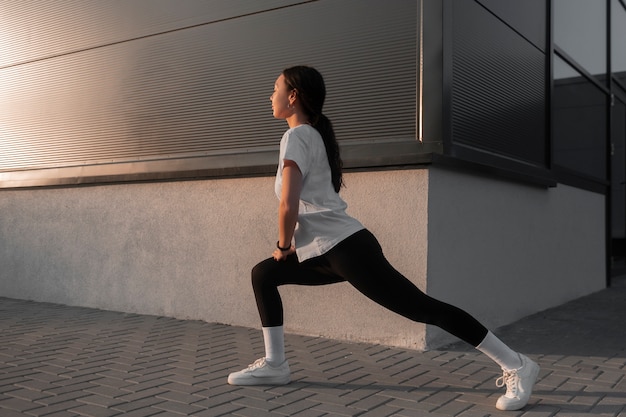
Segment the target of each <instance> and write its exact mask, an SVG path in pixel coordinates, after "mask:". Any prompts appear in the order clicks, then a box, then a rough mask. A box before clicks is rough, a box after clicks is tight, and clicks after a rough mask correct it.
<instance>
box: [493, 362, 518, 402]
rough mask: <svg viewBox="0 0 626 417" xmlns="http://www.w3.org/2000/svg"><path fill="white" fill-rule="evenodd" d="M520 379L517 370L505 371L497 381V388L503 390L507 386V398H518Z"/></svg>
mask: <svg viewBox="0 0 626 417" xmlns="http://www.w3.org/2000/svg"><path fill="white" fill-rule="evenodd" d="M518 380H519V377H518V376H517V369H513V370H510V371H509V370H503V372H502V376H501V377H500V378H498V379H496V386H497V387H498V388H501V387H503V386H505V385H506V394H505V395H506V396H507V397H517V381H518Z"/></svg>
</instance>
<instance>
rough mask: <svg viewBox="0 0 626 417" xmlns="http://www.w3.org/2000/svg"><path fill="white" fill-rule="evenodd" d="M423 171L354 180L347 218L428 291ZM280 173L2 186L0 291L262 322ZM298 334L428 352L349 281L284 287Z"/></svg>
mask: <svg viewBox="0 0 626 417" xmlns="http://www.w3.org/2000/svg"><path fill="white" fill-rule="evenodd" d="M427 178H428V174H427V171H426V170H411V171H386V172H369V173H354V174H348V175H347V177H346V184H347V188H346V189H345V191H344V192H343V195H344V197H345V198H346V200H347V201H348V203H349V204H351V206H350V207H349V212H350V213H352V214H353V215H355V216H356V217H358V218H359V219H360V220H362V222H363V223H364V224H365V225H366V226H367V227H369V228H370V229H371V230H372V231H373V232H374V233H375V234H376V235H377V236H378V237H379V239H380V241H381V243H382V245H383V247H384V248H385V250H386V253H387V256H388V258H389V259H390V260H391V261H392V262H393V263H394V265H395V266H396V267H397V268H398V269H399V270H401V271H402V272H404V273H405V274H406V275H407V276H409V277H411V279H413V280H414V282H415V283H416V284H418V285H420V287H422V288H424V287H425V271H426V255H425V254H426V250H427V248H426V244H427V241H426V236H427V233H426V226H427V213H426V207H427V204H426V202H427V197H426V196H427V186H428V183H427ZM276 208H277V199H276V197H275V196H274V194H273V178H270V177H262V178H247V179H224V180H207V181H186V182H163V183H134V184H123V185H109V186H96V187H77V188H56V189H55V188H47V189H28V190H26V189H24V190H2V191H0V212H2V213H3V214H2V216H0V265H2V268H0V296H4V297H11V298H19V299H31V300H37V301H49V302H54V303H61V304H68V305H80V306H88V307H95V308H102V309H111V310H117V311H125V312H136V313H145V314H155V315H166V316H173V317H178V318H184V319H187V318H189V319H202V320H206V321H209V322H221V323H227V324H234V325H243V326H252V327H258V326H259V325H260V323H259V320H258V313H257V311H256V306H255V303H254V297H253V293H252V289H251V286H250V269H251V268H252V266H254V265H255V263H256V262H258V261H260V260H262V259H264V258H266V257H268V256H270V254H271V252H272V251H273V249H274V247H275V244H276V236H277V230H276V215H277V214H276V213H277V212H276ZM281 292H282V293H283V295H284V305H285V312H286V316H285V317H286V319H285V322H286V327H287V330H288V331H290V332H297V333H301V334H311V335H313V334H315V335H323V336H329V337H335V338H341V339H349V340H367V341H379V342H382V343H385V344H390V345H401V346H413V347H416V348H422V347H423V341H422V339H423V333H424V332H423V326H422V325H418V324H416V325H410V326H407V321H406V320H405V319H403V318H401V317H396V316H395V315H394V314H392V313H389V312H386V311H384V310H383V309H382V308H381V307H378V306H377V305H375V304H374V303H373V302H371V301H368V300H367V299H366V298H364V297H363V296H361V295H360V294H359V293H357V292H356V291H355V290H354V289H353V288H352V287H350V286H349V285H347V284H337V285H333V286H328V287H317V288H284V289H283V290H282V291H281Z"/></svg>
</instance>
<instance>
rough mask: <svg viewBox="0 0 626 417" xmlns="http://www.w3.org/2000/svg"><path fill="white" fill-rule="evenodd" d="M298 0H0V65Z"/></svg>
mask: <svg viewBox="0 0 626 417" xmlns="http://www.w3.org/2000/svg"><path fill="white" fill-rule="evenodd" d="M297 3H301V1H298V0H263V1H262V2H261V1H249V0H184V1H176V0H106V1H102V0H19V1H15V0H0V51H2V54H0V68H2V67H5V66H9V65H16V64H19V63H21V62H28V61H33V60H37V59H45V58H49V57H51V56H55V55H61V54H66V53H71V52H75V51H80V50H84V49H90V48H95V47H98V46H102V45H107V44H111V43H116V42H123V41H127V40H129V39H134V38H140V37H144V36H149V35H151V34H156V33H163V32H167V31H171V30H177V29H182V28H185V27H190V26H193V25H197V24H205V23H208V22H217V21H220V20H225V19H229V18H235V17H238V16H242V15H247V14H252V13H259V12H263V11H266V10H271V9H273V8H278V7H284V6H288V5H292V4H297Z"/></svg>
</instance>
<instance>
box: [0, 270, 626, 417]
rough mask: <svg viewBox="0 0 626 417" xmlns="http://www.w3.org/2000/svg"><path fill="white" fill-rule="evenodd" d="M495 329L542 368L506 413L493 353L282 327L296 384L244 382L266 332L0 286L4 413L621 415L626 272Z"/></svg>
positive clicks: (133, 416)
mask: <svg viewBox="0 0 626 417" xmlns="http://www.w3.org/2000/svg"><path fill="white" fill-rule="evenodd" d="M496 334H498V335H499V336H500V337H501V338H503V339H504V340H506V341H507V342H508V343H509V344H510V345H511V346H513V347H514V348H516V349H518V350H521V351H523V352H526V353H528V354H529V356H530V357H532V358H534V359H535V360H537V361H538V362H539V363H540V365H541V366H542V371H541V373H540V380H539V382H538V384H537V386H536V392H535V395H534V397H533V398H532V400H531V403H530V404H529V406H527V407H526V409H525V410H523V411H519V412H498V411H497V410H496V409H495V407H494V404H495V401H496V398H497V397H498V396H499V395H500V393H501V391H500V390H499V389H497V388H496V387H495V385H494V382H495V379H496V378H497V377H498V376H499V374H498V371H497V369H496V368H495V367H494V366H493V365H492V364H491V362H490V361H489V360H488V359H486V358H485V357H483V356H481V355H480V354H477V353H475V352H474V351H473V350H469V349H467V348H465V347H464V346H461V345H453V346H449V347H447V348H446V349H445V350H441V351H432V352H426V353H419V352H415V351H410V350H404V349H395V348H388V347H385V346H378V345H368V344H351V343H342V342H337V341H334V340H327V339H321V338H312V337H301V336H295V335H287V337H286V342H287V345H288V353H287V354H288V357H289V359H290V363H291V367H292V371H293V378H294V380H295V382H293V383H292V384H290V385H288V386H284V387H253V388H239V387H232V386H229V385H227V384H226V383H225V382H226V376H227V375H228V373H229V372H231V371H233V370H239V369H240V368H241V367H243V366H244V365H246V364H248V363H251V362H252V361H254V360H255V359H256V358H257V357H260V356H262V349H263V348H262V345H263V344H262V340H261V335H260V332H259V331H258V330H255V329H248V328H241V327H231V326H224V325H218V324H211V323H204V322H200V321H184V320H175V319H170V318H164V317H154V316H143V315H136V314H123V313H116V312H109V311H101V310H93V309H87V308H75V307H66V306H59V305H53V304H46V303H34V302H28V301H20V300H13V299H6V298H4V299H3V298H0V417H12V416H49V417H51V416H63V417H65V416H93V417H100V416H118V415H120V416H128V417H140V416H141V417H145V416H212V417H217V416H250V417H263V416H299V417H316V416H398V417H402V416H407V417H408V416H463V417H473V416H498V415H507V416H538V417H539V416H541V417H543V416H554V415H558V416H576V417H579V416H587V415H594V416H620V417H626V405H625V404H626V378H625V372H626V280H624V279H620V280H617V281H616V282H615V283H614V286H613V287H611V288H609V289H607V290H604V291H601V292H600V293H597V294H594V295H591V296H588V297H585V298H582V299H580V300H576V301H574V302H571V303H568V304H566V305H564V306H561V307H559V308H556V309H552V310H549V311H546V312H543V313H540V314H537V315H534V316H532V317H529V318H526V319H524V320H521V321H519V322H517V323H515V324H514V325H512V326H509V327H507V328H503V329H499V330H498V331H497V332H496Z"/></svg>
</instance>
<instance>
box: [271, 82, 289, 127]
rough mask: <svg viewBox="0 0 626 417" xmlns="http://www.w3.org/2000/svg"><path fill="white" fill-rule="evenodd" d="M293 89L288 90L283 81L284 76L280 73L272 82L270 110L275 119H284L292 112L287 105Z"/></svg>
mask: <svg viewBox="0 0 626 417" xmlns="http://www.w3.org/2000/svg"><path fill="white" fill-rule="evenodd" d="M292 92H293V90H289V87H287V83H286V82H285V76H284V75H282V74H281V75H280V76H279V77H278V78H277V79H276V83H275V84H274V94H272V95H271V97H270V101H271V102H272V110H273V112H274V117H275V118H277V119H286V118H287V117H289V116H290V115H292V114H293V110H292V109H291V108H289V107H288V105H289V104H290V99H291V95H292Z"/></svg>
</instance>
